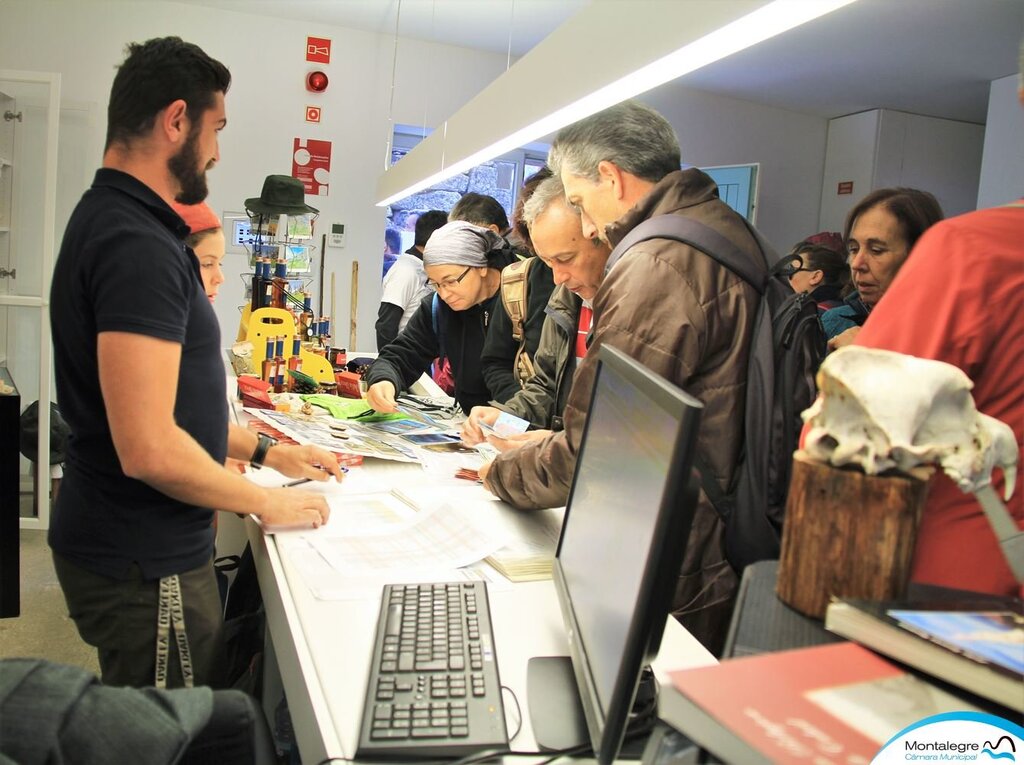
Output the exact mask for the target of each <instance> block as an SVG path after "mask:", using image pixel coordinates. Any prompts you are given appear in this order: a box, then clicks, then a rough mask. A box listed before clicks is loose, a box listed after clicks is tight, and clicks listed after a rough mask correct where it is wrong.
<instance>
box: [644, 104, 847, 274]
mask: <svg viewBox="0 0 1024 765" xmlns="http://www.w3.org/2000/svg"><path fill="white" fill-rule="evenodd" d="M640 100H642V101H644V102H645V103H647V104H649V105H650V106H652V107H654V108H655V109H657V110H658V111H660V112H661V113H662V114H664V115H665V117H666V118H667V119H668V120H669V121H670V122H671V123H672V125H673V126H674V127H675V129H676V134H677V135H678V136H679V144H680V148H681V149H682V157H683V162H685V163H687V164H691V165H698V166H713V165H736V164H747V163H753V162H759V163H760V164H761V167H760V177H759V183H760V193H759V198H758V210H757V227H758V229H759V230H760V231H761V232H762V233H763V234H764V236H765V237H766V238H767V239H768V241H770V242H771V243H772V244H773V245H774V246H775V249H776V250H778V251H779V253H780V254H782V253H784V252H786V251H788V250H789V248H790V247H792V246H793V245H794V244H795V243H796V242H798V241H800V240H801V239H803V238H805V237H807V236H810V235H811V234H814V233H816V232H818V231H820V230H821V229H820V228H819V227H818V208H819V206H820V204H821V178H822V173H823V171H824V163H825V138H826V130H827V124H828V123H827V121H826V120H825V119H824V118H822V117H814V116H811V115H807V114H800V113H797V112H791V111H786V110H784V109H775V108H771V107H767V106H760V105H758V104H753V103H750V102H749V101H740V100H737V99H734V98H727V97H725V96H718V95H714V94H711V93H705V92H702V91H698V90H693V89H690V88H686V87H684V86H682V85H678V84H669V85H665V86H662V87H660V88H657V89H656V90H653V91H651V92H650V93H647V94H645V95H644V96H642V97H641V99H640Z"/></svg>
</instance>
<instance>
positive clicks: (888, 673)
mask: <svg viewBox="0 0 1024 765" xmlns="http://www.w3.org/2000/svg"><path fill="white" fill-rule="evenodd" d="M670 677H671V679H672V683H673V688H669V689H663V690H662V692H663V693H665V692H666V691H667V692H668V693H667V695H668V698H667V699H665V702H666V703H665V704H662V705H661V706H660V707H659V710H660V711H661V712H663V714H662V715H661V716H662V718H663V719H665V720H666V722H668V723H669V724H670V725H673V726H675V727H677V728H678V729H679V730H681V731H682V732H683V733H686V734H688V735H690V737H691V738H693V739H694V740H695V741H697V742H698V743H699V744H701V745H702V746H705V747H706V748H708V749H710V750H711V751H712V753H714V754H716V755H718V756H719V757H722V758H723V759H725V760H726V761H727V762H737V761H740V762H745V761H750V760H752V759H754V758H755V757H756V758H760V759H763V760H764V761H767V762H775V763H802V764H806V763H817V762H830V763H850V764H851V765H852V764H853V763H861V764H864V763H868V762H870V761H871V759H872V758H873V757H874V755H875V754H876V753H877V752H878V751H879V749H881V747H882V746H883V745H884V744H885V743H886V741H888V740H889V738H890V737H891V736H893V735H895V734H896V733H898V732H899V731H900V730H902V729H903V728H904V727H906V726H907V725H909V724H911V723H913V722H915V721H917V720H920V719H923V718H924V717H927V716H929V715H931V714H936V713H938V712H943V711H954V710H962V709H972V707H971V706H970V705H969V704H966V703H964V702H962V701H960V700H959V699H957V698H956V697H954V696H951V695H950V694H948V693H946V692H944V691H942V690H940V689H938V688H936V687H935V686H931V685H929V684H927V683H926V682H924V681H922V680H920V679H918V678H917V677H915V676H913V675H911V674H908V673H907V672H905V671H904V670H902V669H900V668H899V667H896V666H894V665H892V664H890V663H889V662H887V661H885V660H884V659H882V658H880V657H878V656H877V655H875V654H874V653H872V652H871V651H869V650H867V649H865V648H862V647H861V646H859V645H856V644H855V643H835V644H829V645H823V646H815V647H812V648H800V649H796V650H792V651H779V652H776V653H766V654H760V655H758V656H749V657H744V658H738V659H727V660H725V661H723V662H722V663H721V664H719V665H717V666H712V667H700V668H697V669H688V670H679V671H676V672H671V673H670ZM673 689H674V690H675V691H678V694H675V693H673ZM705 715H706V717H707V718H710V719H700V718H704V716H705ZM716 724H717V727H716ZM712 728H713V729H714V730H711V729H712Z"/></svg>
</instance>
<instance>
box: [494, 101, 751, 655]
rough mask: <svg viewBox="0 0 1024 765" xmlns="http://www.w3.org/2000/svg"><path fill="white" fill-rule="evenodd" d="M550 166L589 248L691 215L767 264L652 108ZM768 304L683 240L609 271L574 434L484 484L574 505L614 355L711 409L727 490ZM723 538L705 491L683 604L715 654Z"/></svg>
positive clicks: (623, 111)
mask: <svg viewBox="0 0 1024 765" xmlns="http://www.w3.org/2000/svg"><path fill="white" fill-rule="evenodd" d="M548 164H549V165H550V166H551V168H552V170H554V172H555V173H557V174H559V175H560V176H561V178H562V182H563V184H564V185H565V189H566V197H567V199H568V201H569V202H570V204H573V205H574V206H576V207H577V208H578V209H579V210H580V214H581V219H582V223H583V234H584V236H587V237H594V236H596V237H598V238H600V239H602V240H603V241H605V242H606V243H607V244H608V245H609V246H611V247H614V246H615V245H616V244H617V243H618V242H620V241H621V240H622V238H623V237H625V236H626V234H628V233H629V232H630V231H631V230H632V229H633V228H635V227H636V226H637V225H639V224H640V223H641V222H643V221H644V220H647V219H648V218H651V217H654V216H657V215H665V214H671V215H680V216H684V217H692V218H695V219H696V220H698V221H700V222H701V223H703V224H705V225H706V226H709V227H711V228H712V229H714V230H715V231H717V232H718V233H720V234H722V235H723V236H725V237H726V238H727V239H729V240H730V241H731V242H733V243H734V244H735V245H736V246H737V247H738V248H739V249H740V250H742V251H743V252H746V253H749V255H750V257H751V258H752V259H755V260H756V261H757V262H759V263H760V262H762V261H761V260H760V258H761V255H760V252H759V249H758V247H757V244H756V243H755V241H754V239H753V237H752V236H751V234H750V232H749V231H748V230H747V228H746V225H745V224H744V222H743V220H742V219H741V218H740V217H739V215H738V214H737V213H736V212H734V211H733V210H732V209H731V208H730V207H729V206H728V205H726V204H725V202H722V201H721V200H720V199H719V198H718V189H717V187H716V186H715V183H714V181H712V180H711V178H709V177H708V176H707V175H705V174H704V173H702V172H701V171H699V170H696V169H690V170H680V169H679V168H680V164H681V163H680V154H679V144H678V141H677V140H676V136H675V133H674V131H673V130H672V126H671V125H670V124H669V123H668V122H667V121H666V120H665V118H664V117H662V116H661V115H660V114H658V113H657V112H655V111H654V110H652V109H650V108H648V107H646V106H643V105H642V104H639V103H637V102H632V101H630V102H625V103H621V104H618V105H616V106H613V107H611V108H609V109H606V110H605V111H603V112H600V113H598V114H595V115H593V116H591V117H588V118H586V119H584V120H581V121H580V122H577V123H575V124H574V125H571V126H569V127H567V128H565V129H563V130H562V131H561V132H560V133H559V134H558V138H557V139H556V140H555V143H554V145H553V146H552V148H551V153H550V154H549V156H548ZM758 300H759V297H758V295H757V293H756V292H755V290H754V289H753V288H752V287H750V286H749V285H747V284H746V283H745V282H743V281H742V280H741V279H740V278H739V277H738V276H736V275H735V274H733V273H732V272H731V271H729V270H728V269H726V268H725V267H723V266H721V265H719V264H718V263H717V262H715V261H714V260H713V259H712V258H711V257H709V256H708V255H706V254H704V253H702V252H700V251H698V250H696V249H694V248H692V247H689V246H688V245H685V244H681V243H679V242H676V241H672V240H666V239H651V240H647V241H644V242H640V243H638V244H637V245H635V246H634V247H632V248H630V249H629V250H627V251H626V252H625V253H622V254H621V256H618V257H614V258H613V259H609V261H608V264H607V266H606V276H605V278H604V280H603V282H602V283H601V286H600V288H599V289H598V291H597V294H596V295H595V297H594V322H593V328H592V331H591V338H590V343H591V344H590V348H589V350H588V352H587V356H586V359H585V360H584V362H583V364H582V365H581V366H580V367H579V369H578V370H577V373H576V377H575V379H574V381H573V387H572V391H571V392H570V394H569V399H568V402H567V403H566V408H565V429H564V430H563V431H560V432H557V433H552V434H551V435H550V436H548V437H546V438H544V439H541V440H537V441H531V442H528V443H526V444H524V445H523V446H522V447H521V448H519V449H515V450H512V451H508V452H505V453H503V454H501V455H499V456H498V457H497V458H496V459H495V460H494V461H493V462H492V463H490V464H489V465H486V466H484V469H483V470H482V471H481V475H482V476H483V478H484V483H485V486H486V487H487V488H488V489H489V490H491V491H492V492H493V493H495V494H497V495H498V496H499V497H501V498H502V499H504V500H505V501H507V502H509V503H511V504H512V505H515V506H516V507H520V508H524V509H531V508H541V507H557V506H559V505H563V504H565V502H566V499H567V496H568V490H569V484H570V482H571V480H572V473H573V469H574V466H575V461H576V454H577V453H578V450H579V445H580V439H581V436H582V432H583V424H584V421H585V419H586V414H587V410H588V409H589V406H590V396H591V388H592V386H593V379H594V372H595V367H596V364H597V354H596V353H595V351H596V349H597V348H599V347H600V346H601V345H603V344H604V343H608V344H610V345H612V346H614V347H615V348H618V349H619V350H621V351H623V352H625V353H627V354H629V355H630V356H632V357H633V358H635V359H636V360H637V361H639V362H641V363H642V364H644V365H645V366H647V367H649V368H650V369H651V370H653V371H654V372H656V373H657V374H659V375H661V376H662V377H664V378H665V379H667V380H668V381H670V382H672V383H674V384H676V385H678V386H679V387H680V388H683V389H684V390H686V391H687V392H689V393H690V394H692V395H694V396H696V397H697V398H699V399H700V400H701V401H702V402H703V403H704V407H705V409H704V413H703V415H702V421H701V433H700V437H699V439H698V451H699V454H700V456H701V457H702V459H703V461H704V462H705V463H706V464H707V465H708V466H709V467H710V469H711V470H712V472H713V473H714V476H713V477H714V480H716V481H717V482H718V484H719V486H720V487H721V489H722V490H723V491H726V490H727V489H728V488H729V486H730V484H731V482H732V479H733V475H734V473H735V472H736V469H737V463H738V461H739V458H740V452H741V447H742V443H741V441H742V427H743V408H744V391H745V387H746V369H747V356H748V354H749V350H750V344H751V335H752V327H753V322H754V316H755V313H756V308H757V305H758ZM629 510H630V508H628V507H624V508H623V512H629ZM723 531H724V528H723V525H722V523H721V521H720V520H719V517H718V515H717V514H716V512H715V510H714V508H713V507H712V506H711V504H710V502H709V501H708V500H707V497H705V496H704V494H703V492H702V493H701V499H700V505H699V507H698V510H697V515H696V517H695V519H694V523H693V527H692V529H691V531H690V534H689V536H688V538H687V539H686V540H685V541H684V540H680V544H685V545H686V553H685V556H684V561H683V567H682V570H681V571H680V577H679V583H678V585H677V588H676V596H675V600H674V604H673V607H674V613H675V615H676V616H677V618H678V619H679V620H680V621H681V622H682V624H683V625H684V626H685V627H687V629H689V630H690V632H691V633H693V635H694V636H695V637H696V638H697V639H698V640H700V641H701V642H702V643H703V644H704V645H705V646H706V647H707V648H708V649H709V650H711V651H712V652H713V653H716V654H718V653H720V651H721V647H722V642H723V640H724V637H725V632H726V628H727V626H728V622H729V617H730V615H731V610H732V601H733V596H734V594H735V590H736V584H737V578H736V574H735V572H734V571H733V570H732V568H731V567H730V566H729V564H728V562H727V561H726V559H725V552H724V545H723ZM600 554H606V555H610V554H614V551H612V550H608V551H601V553H600Z"/></svg>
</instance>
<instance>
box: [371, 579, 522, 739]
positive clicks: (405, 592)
mask: <svg viewBox="0 0 1024 765" xmlns="http://www.w3.org/2000/svg"><path fill="white" fill-rule="evenodd" d="M507 748H508V732H507V730H506V728H505V711H504V706H503V704H502V702H501V683H500V682H499V680H498V663H497V659H496V657H495V652H494V637H493V634H492V631H491V614H490V609H489V606H488V601H487V587H486V583H485V582H457V583H442V584H409V585H401V584H389V585H385V587H384V595H383V598H382V599H381V606H380V617H379V619H378V621H377V633H376V637H375V639H374V648H373V662H372V663H371V665H370V678H369V681H368V683H367V687H366V702H365V704H364V708H363V720H362V726H361V728H360V731H359V749H358V750H357V751H356V757H357V758H381V757H425V758H436V757H449V756H450V757H462V756H464V755H467V754H472V753H473V752H478V751H481V750H483V749H507Z"/></svg>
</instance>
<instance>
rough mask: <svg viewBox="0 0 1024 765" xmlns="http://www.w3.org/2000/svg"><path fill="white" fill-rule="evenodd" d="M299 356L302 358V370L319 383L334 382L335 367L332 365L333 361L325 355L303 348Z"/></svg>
mask: <svg viewBox="0 0 1024 765" xmlns="http://www.w3.org/2000/svg"><path fill="white" fill-rule="evenodd" d="M299 358H300V359H302V371H303V372H305V373H306V374H307V375H309V376H310V377H312V378H313V379H314V380H316V381H317V382H318V383H332V382H334V369H333V368H332V367H331V362H329V361H328V360H327V359H325V358H324V357H323V356H319V355H317V354H315V353H311V352H310V351H307V350H306V349H305V348H303V349H302V350H301V351H300V353H299Z"/></svg>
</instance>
